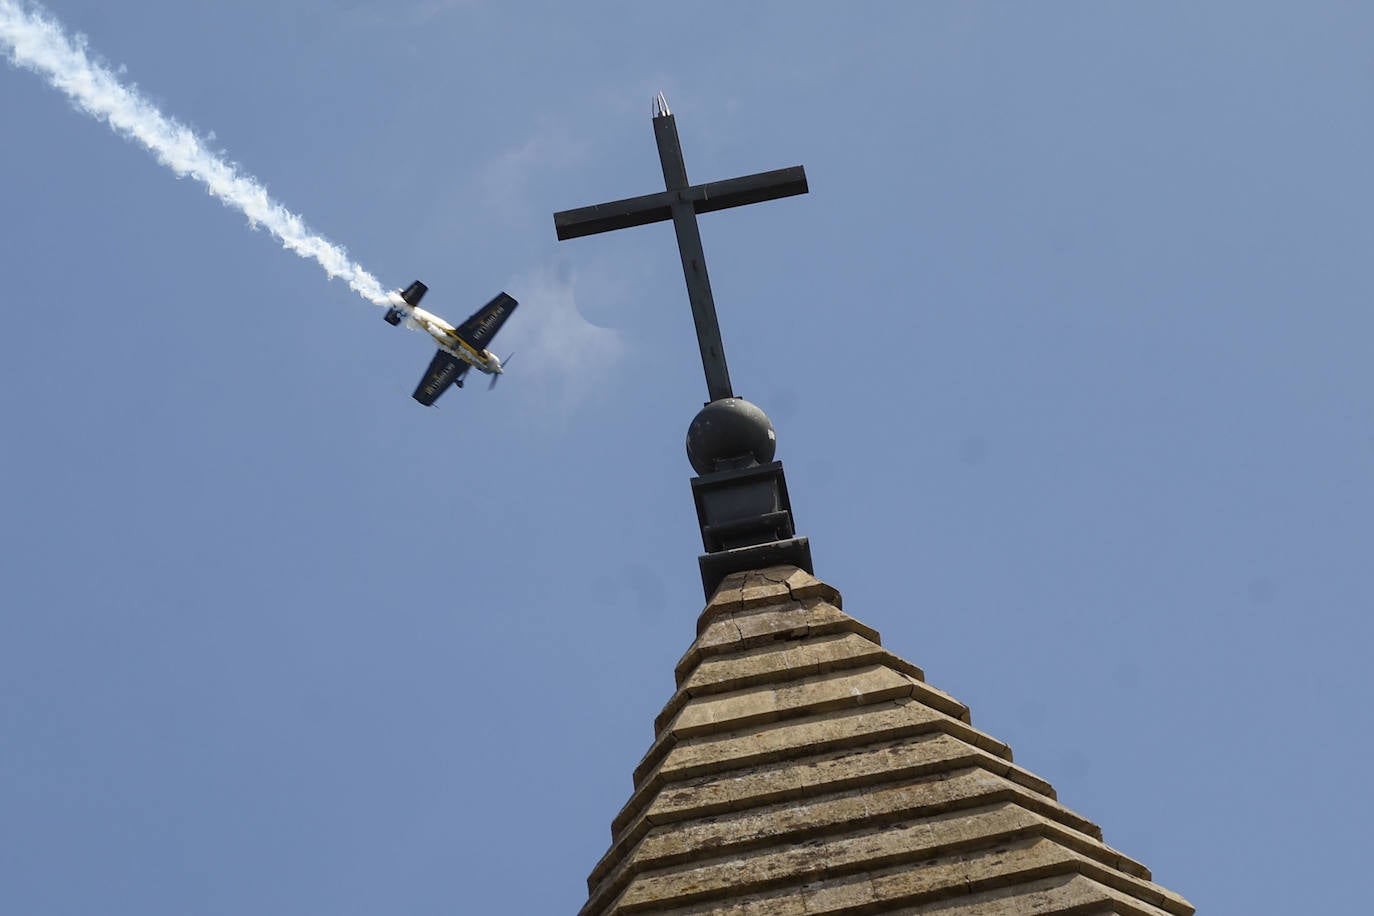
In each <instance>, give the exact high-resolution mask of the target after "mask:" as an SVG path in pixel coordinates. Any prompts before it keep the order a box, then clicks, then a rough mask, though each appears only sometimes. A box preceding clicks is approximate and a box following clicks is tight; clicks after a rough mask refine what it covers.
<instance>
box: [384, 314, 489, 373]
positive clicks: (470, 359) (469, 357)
mask: <svg viewBox="0 0 1374 916" xmlns="http://www.w3.org/2000/svg"><path fill="white" fill-rule="evenodd" d="M409 311H410V314H409V315H408V316H407V317H408V319H409V320H410V321H411V322H413V323H414V327H417V328H419V329H420V330H422V331H424V332H426V333H427V334H429V336H430V337H433V338H434V341H435V343H437V344H438V345H439V348H440V349H442V350H444V351H445V352H446V353H450V354H452V355H454V356H456V357H458V358H459V359H461V360H462V361H463V362H465V363H467V364H468V365H470V366H472V368H474V369H478V370H480V371H482V372H485V373H486V374H487V375H499V374H500V373H501V372H503V371H504V370H503V369H502V368H501V360H500V359H499V358H498V357H497V356H496V354H495V353H493V352H491V351H490V350H485V349H484V350H479V349H477V348H476V347H474V346H472V345H471V344H469V343H468V342H467V341H465V340H463V339H462V338H461V337H459V336H458V329H457V328H455V327H454V326H453V325H451V324H449V323H448V322H447V321H445V320H444V319H442V318H440V317H439V316H438V315H435V314H434V313H433V312H427V311H425V310H424V309H422V308H419V307H418V306H416V307H413V308H411V309H410V310H409Z"/></svg>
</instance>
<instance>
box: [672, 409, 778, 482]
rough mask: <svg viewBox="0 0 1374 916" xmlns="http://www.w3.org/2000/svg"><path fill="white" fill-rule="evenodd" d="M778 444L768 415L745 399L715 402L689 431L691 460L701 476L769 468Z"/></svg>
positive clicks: (702, 413) (688, 454)
mask: <svg viewBox="0 0 1374 916" xmlns="http://www.w3.org/2000/svg"><path fill="white" fill-rule="evenodd" d="M777 444H778V442H777V437H776V436H775V435H774V433H773V423H772V421H771V420H769V419H768V414H766V413H764V412H763V411H762V410H761V409H760V408H759V407H758V406H757V405H755V404H751V403H750V402H748V401H746V400H744V399H743V398H721V399H720V400H717V401H712V402H711V403H709V404H707V405H706V406H705V407H703V408H702V409H701V412H700V413H698V414H697V415H696V417H695V418H694V419H693V420H692V424H691V425H690V426H688V427H687V460H688V461H690V462H692V468H693V469H694V470H695V471H696V472H697V473H698V474H710V473H712V472H714V471H723V470H726V469H728V468H744V467H753V466H755V465H759V464H767V463H768V462H770V461H772V460H773V453H774V452H775V451H776V450H777Z"/></svg>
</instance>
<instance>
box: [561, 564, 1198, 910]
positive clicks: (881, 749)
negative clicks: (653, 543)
mask: <svg viewBox="0 0 1374 916" xmlns="http://www.w3.org/2000/svg"><path fill="white" fill-rule="evenodd" d="M697 631H698V636H697V640H696V642H694V643H693V644H692V647H691V648H690V649H688V650H687V654H686V655H684V656H683V658H682V661H681V662H679V663H678V666H677V691H676V692H675V693H674V694H673V696H672V698H671V699H670V700H669V701H668V704H667V706H665V707H664V709H663V712H662V713H661V714H660V715H659V716H658V719H657V721H656V722H655V730H656V737H655V739H654V742H653V745H652V746H651V747H650V748H649V751H648V753H647V754H645V755H644V759H643V761H642V762H641V763H640V764H639V766H638V767H637V768H636V769H635V772H634V793H633V794H632V795H631V796H630V800H629V801H628V802H626V804H625V807H624V808H623V809H622V810H621V812H620V814H619V815H618V816H617V817H616V818H615V820H614V822H613V823H612V826H611V833H612V843H611V848H610V850H609V851H608V852H607V853H606V855H605V856H604V857H603V858H602V859H601V861H600V862H599V863H598V864H597V866H596V868H595V869H593V871H592V873H591V877H590V878H588V880H587V886H588V890H589V897H588V900H587V903H586V905H585V906H584V907H583V908H582V911H581V916H603V914H620V913H658V914H679V916H688V914H706V913H730V914H740V916H745V914H747V916H801V914H806V916H813V914H860V913H905V914H932V916H934V914H940V916H994V914H998V916H1003V914H1061V916H1113V914H1114V916H1164V914H1171V916H1189V914H1192V913H1193V907H1192V906H1191V905H1190V904H1189V903H1188V902H1187V901H1186V900H1184V899H1183V898H1182V897H1179V896H1178V895H1177V894H1174V893H1171V892H1170V891H1168V890H1165V889H1164V888H1162V887H1160V886H1158V885H1156V884H1153V883H1152V882H1151V880H1150V872H1149V870H1148V869H1146V868H1145V866H1143V865H1141V864H1140V863H1138V862H1135V861H1133V860H1131V859H1129V858H1127V857H1126V856H1124V855H1122V854H1121V853H1119V852H1117V851H1116V850H1114V849H1112V848H1111V847H1109V846H1107V845H1106V844H1105V843H1103V842H1102V832H1101V831H1100V830H1099V829H1098V828H1097V826H1096V825H1094V824H1092V823H1091V822H1090V821H1088V820H1086V819H1084V818H1082V817H1080V816H1079V815H1077V814H1075V813H1073V812H1072V811H1070V810H1068V809H1067V808H1065V807H1063V806H1062V805H1060V804H1059V803H1058V802H1057V801H1056V800H1055V794H1054V789H1053V788H1052V787H1051V786H1050V785H1049V783H1047V782H1045V781H1044V780H1042V779H1040V778H1039V777H1037V776H1035V775H1033V774H1031V773H1029V772H1027V771H1025V770H1023V769H1021V768H1020V767H1018V766H1016V765H1015V764H1014V763H1012V760H1011V750H1010V749H1009V748H1008V747H1007V746H1006V745H1005V744H1003V743H1002V742H1000V741H998V740H997V739H996V738H993V737H991V736H989V735H986V734H983V733H982V732H980V731H978V730H977V729H975V728H973V726H972V725H971V724H970V720H969V712H968V709H967V708H966V707H965V706H964V705H963V704H961V703H959V702H958V701H957V700H955V699H953V698H952V697H950V696H948V695H947V694H944V693H942V692H941V691H939V690H937V689H935V688H934V687H931V686H929V685H928V684H926V682H925V679H924V676H923V675H922V673H921V670H920V669H919V668H917V667H916V666H914V665H912V664H910V663H909V662H906V661H904V660H903V659H901V658H898V657H897V656H896V655H893V654H892V653H890V652H888V651H887V650H886V649H884V648H882V646H881V644H880V641H879V637H878V634H877V633H876V632H874V631H873V630H871V629H869V628H868V627H866V626H864V625H863V624H862V623H859V622H858V621H857V620H855V619H854V618H852V617H850V616H848V615H847V614H845V613H844V612H843V611H842V610H841V609H840V595H839V593H838V592H836V591H835V590H834V589H833V588H831V587H830V586H828V585H826V584H824V583H822V582H820V581H818V580H817V579H815V578H814V577H812V576H811V575H810V574H808V573H806V572H804V571H802V570H800V569H798V568H796V567H794V566H777V567H773V568H770V569H765V570H760V571H755V572H748V573H735V574H732V575H730V576H728V577H727V578H726V579H725V580H724V581H723V582H722V584H721V585H720V587H719V588H718V589H717V591H716V593H715V595H714V596H713V597H712V598H711V601H710V603H708V604H707V606H706V609H705V611H703V612H702V615H701V617H700V620H699V622H698V625H697Z"/></svg>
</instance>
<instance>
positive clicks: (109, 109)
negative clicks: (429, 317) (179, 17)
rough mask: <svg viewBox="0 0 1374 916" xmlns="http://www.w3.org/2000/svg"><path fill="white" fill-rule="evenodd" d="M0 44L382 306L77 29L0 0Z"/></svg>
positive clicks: (378, 296)
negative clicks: (102, 60)
mask: <svg viewBox="0 0 1374 916" xmlns="http://www.w3.org/2000/svg"><path fill="white" fill-rule="evenodd" d="M0 48H3V49H4V51H5V52H6V54H7V56H8V57H9V59H10V61H11V62H12V63H14V64H15V65H16V66H19V67H24V68H26V69H28V70H32V71H34V72H35V73H37V74H39V75H40V76H42V77H44V78H45V79H46V80H47V81H48V82H49V83H50V84H52V86H53V87H54V88H55V89H59V90H61V91H62V92H65V93H66V94H67V95H68V96H70V97H71V99H72V101H73V102H75V103H76V105H77V106H78V107H80V108H81V109H82V110H83V111H85V112H86V113H87V114H89V115H91V116H92V117H94V118H96V119H97V120H101V121H105V122H106V123H108V124H109V125H110V128H111V129H112V130H114V131H115V133H117V134H121V135H123V136H125V137H128V138H130V139H132V140H136V141H138V142H139V143H141V144H143V145H144V146H146V147H147V148H148V149H149V150H150V151H152V153H153V155H154V156H156V157H157V160H158V161H159V162H161V163H162V164H163V165H165V166H167V167H168V168H170V169H171V170H172V171H174V172H176V173H177V175H190V176H191V177H192V178H194V179H196V180H197V181H199V182H201V183H202V184H204V185H205V188H206V190H208V191H209V192H210V193H211V194H212V195H214V196H215V197H218V198H219V199H220V200H222V201H224V203H225V204H227V205H229V206H231V207H236V208H237V209H239V210H240V211H242V212H243V214H244V215H245V216H247V217H248V221H249V222H250V223H251V224H253V225H255V226H264V227H266V229H267V230H268V231H269V232H271V233H272V234H273V235H275V236H276V237H277V238H278V239H280V240H281V243H282V244H283V245H284V246H285V247H286V248H287V249H289V250H290V251H294V252H295V253H296V254H298V255H300V256H301V257H303V258H313V259H315V260H316V261H317V262H319V264H320V266H321V267H323V268H324V270H325V273H327V274H329V276H331V277H342V278H343V279H344V280H345V281H346V282H347V283H348V285H349V286H350V287H351V288H352V289H353V290H354V291H355V292H357V293H358V295H360V296H362V297H363V298H364V299H367V300H369V301H370V302H375V303H376V304H378V305H386V304H388V303H387V294H386V291H385V290H383V289H382V285H381V284H380V283H378V282H377V278H376V277H374V276H372V274H370V273H368V272H367V271H365V270H363V269H362V267H360V266H359V265H357V264H355V263H354V262H353V261H351V260H350V259H349V257H348V255H347V254H346V253H345V252H344V250H343V249H342V248H340V247H339V246H337V245H335V244H333V243H332V242H330V241H329V240H328V239H326V238H323V237H322V236H319V235H316V234H315V233H313V232H311V231H310V229H309V227H307V226H306V225H305V221H304V220H302V219H301V218H300V217H299V216H297V215H296V214H294V213H292V212H291V211H289V210H287V209H286V208H285V207H283V206H282V205H281V204H279V203H277V202H276V201H275V200H273V199H272V198H271V197H270V196H269V195H268V193H267V189H266V188H264V187H263V186H262V185H261V184H260V183H259V182H258V181H257V180H256V179H255V178H253V177H252V176H251V175H244V174H242V173H240V172H239V171H238V169H237V168H236V167H235V166H234V165H232V164H231V163H228V162H225V161H224V160H222V159H221V158H220V157H219V156H217V155H215V154H214V153H212V152H211V151H210V150H209V149H207V148H206V146H205V143H204V142H203V141H202V140H201V139H200V138H199V137H197V136H196V135H195V132H194V131H192V130H191V129H190V128H188V127H186V126H184V125H182V124H179V123H177V122H176V121H174V120H172V119H171V118H169V117H167V116H166V115H164V114H162V113H161V112H160V111H158V110H157V108H156V106H154V105H153V104H152V103H151V102H149V101H148V100H147V99H145V98H144V97H143V96H141V95H140V94H139V93H138V91H137V90H135V89H133V88H130V87H127V86H124V85H121V84H120V82H119V79H118V78H117V77H116V75H115V74H114V73H112V72H111V71H110V70H109V69H107V68H106V67H104V66H102V65H100V64H98V63H95V62H93V61H92V60H91V59H90V57H89V56H87V53H86V40H85V37H84V36H82V35H77V36H75V37H72V38H69V37H68V36H67V35H66V34H65V33H64V32H63V30H62V27H61V25H60V24H58V23H57V22H56V21H55V20H54V19H51V18H49V17H47V16H45V15H44V14H43V13H42V12H41V11H39V10H37V9H32V8H30V9H25V8H24V6H22V5H21V3H20V2H16V0H0Z"/></svg>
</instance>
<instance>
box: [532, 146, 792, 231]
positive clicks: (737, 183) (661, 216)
mask: <svg viewBox="0 0 1374 916" xmlns="http://www.w3.org/2000/svg"><path fill="white" fill-rule="evenodd" d="M807 190H808V189H807V186H806V169H805V168H803V167H802V166H800V165H794V166H792V167H791V168H786V169H774V170H773V171H771V172H759V173H758V174H755V175H745V176H744V177H743V178H727V179H725V180H724V181H710V182H707V183H706V184H697V185H692V186H691V187H687V188H683V189H682V190H681V191H660V192H658V193H657V194H645V195H644V196H643V197H628V198H626V199H625V200H615V201H611V202H610V203H608V204H594V205H593V206H590V207H579V208H578V209H576V210H563V211H561V212H559V213H555V214H554V215H553V225H554V228H555V229H556V230H557V231H558V239H559V241H566V240H567V239H576V238H581V237H582V236H584V235H596V234H597V233H599V232H610V231H612V230H614V229H628V228H630V227H631V226H643V225H646V224H648V223H658V222H662V221H663V220H667V219H672V217H673V214H672V205H673V204H674V203H675V202H677V201H679V200H681V201H690V202H691V203H692V208H693V209H694V210H695V211H696V212H697V213H711V212H713V211H715V210H726V209H729V208H730V207H742V206H744V205H745V204H754V203H758V202H760V201H764V200H776V199H777V198H779V197H791V196H793V195H794V194H805V193H806V192H807Z"/></svg>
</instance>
